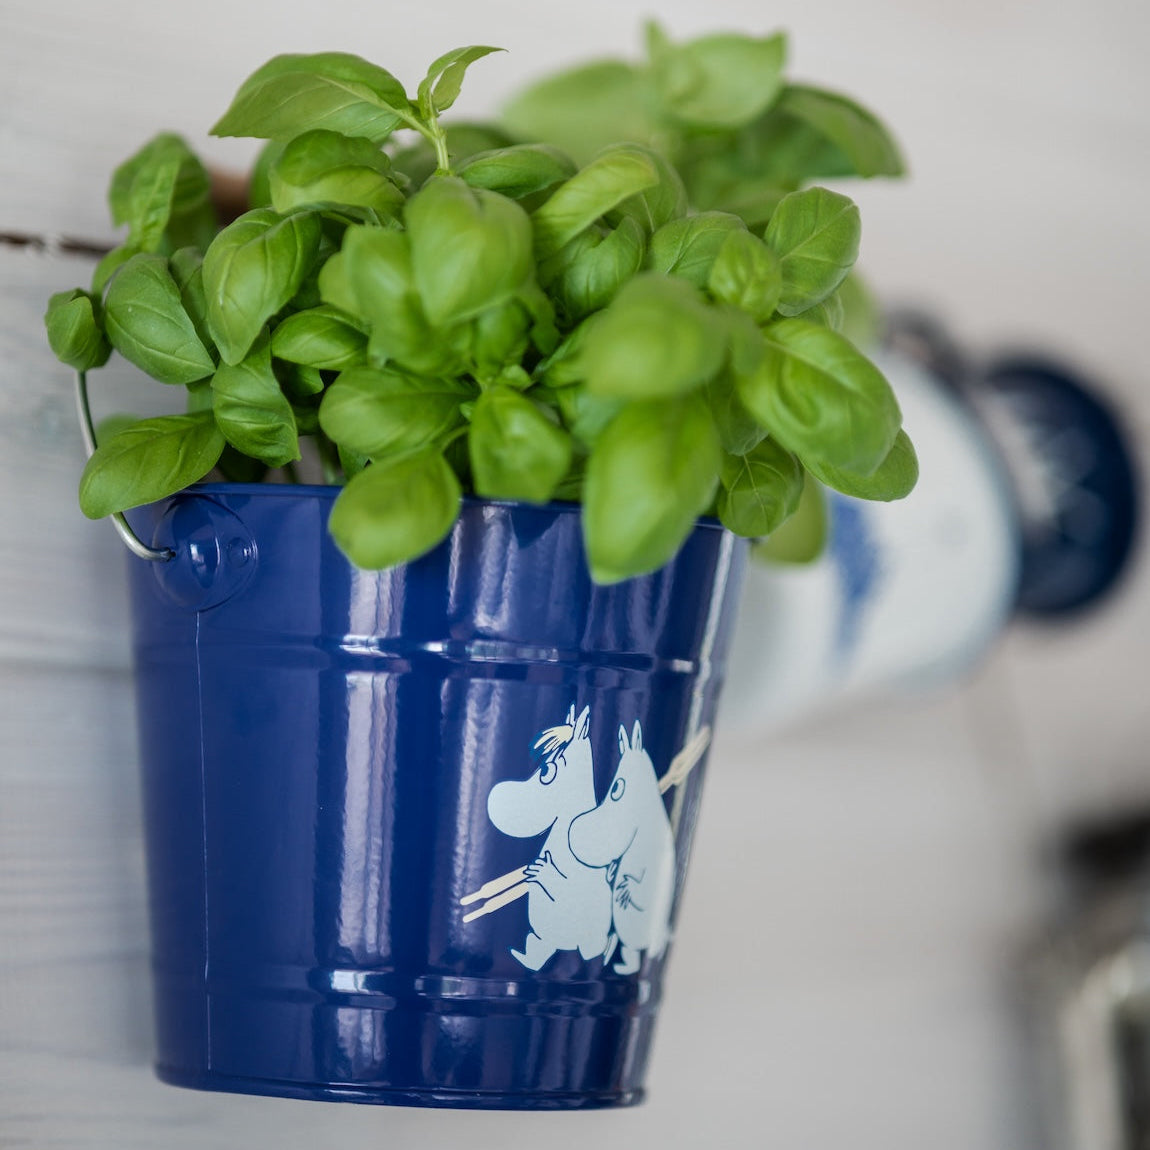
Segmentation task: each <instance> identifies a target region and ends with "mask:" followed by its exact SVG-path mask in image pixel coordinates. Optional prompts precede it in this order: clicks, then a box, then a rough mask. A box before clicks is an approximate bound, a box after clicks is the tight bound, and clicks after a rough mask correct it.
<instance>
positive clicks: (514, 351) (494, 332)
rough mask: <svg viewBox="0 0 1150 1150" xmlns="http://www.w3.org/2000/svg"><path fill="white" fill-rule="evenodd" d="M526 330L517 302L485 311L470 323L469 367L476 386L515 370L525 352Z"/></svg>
mask: <svg viewBox="0 0 1150 1150" xmlns="http://www.w3.org/2000/svg"><path fill="white" fill-rule="evenodd" d="M530 326H531V317H530V315H528V313H527V309H526V308H525V307H524V306H523V305H522V304H521V303H520V302H519V301H518V300H508V301H507V302H506V303H502V304H499V305H498V306H497V307H493V308H488V309H487V311H484V312H480V313H479V315H477V316H476V317H475V319H474V320H472V328H473V339H472V344H471V364H472V368H473V374H474V375H475V377H476V378H477V379H478V380H480V382H487V381H488V380H490V379H494V378H495V377H496V376H498V375H500V374H501V373H502V372H503V371H504V370H505V369H506V368H509V367H512V366H518V364H519V362H520V360H522V358H523V354H524V352H526V350H527V343H528V331H529V328H530ZM520 370H522V369H520ZM528 383H530V380H528Z"/></svg>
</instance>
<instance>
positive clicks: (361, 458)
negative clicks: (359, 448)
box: [336, 445, 371, 479]
mask: <svg viewBox="0 0 1150 1150" xmlns="http://www.w3.org/2000/svg"><path fill="white" fill-rule="evenodd" d="M336 453H337V455H338V456H339V465H340V468H341V469H342V470H343V474H344V478H345V479H354V478H355V477H356V476H357V475H358V474H359V473H360V472H361V471H362V470H363V469H364V468H365V467H366V466H367V465H368V464H369V463H370V462H371V460H370V459H368V458H367V456H366V455H357V454H356V453H355V452H354V451H348V450H347V449H346V448H343V447H339V446H338V445H337V447H336Z"/></svg>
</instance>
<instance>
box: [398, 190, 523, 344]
mask: <svg viewBox="0 0 1150 1150" xmlns="http://www.w3.org/2000/svg"><path fill="white" fill-rule="evenodd" d="M404 221H405V222H406V224H407V234H408V239H409V241H410V244H411V268H412V275H413V278H414V282H415V287H416V290H417V291H418V293H419V298H420V300H421V301H422V303H423V307H424V310H425V312H426V313H427V318H428V319H429V320H430V321H431V323H432V324H433V325H434V326H436V327H439V326H443V325H445V324H449V323H452V322H455V321H458V320H464V319H469V318H470V317H472V316H475V315H478V314H479V312H481V311H484V310H486V309H487V308H490V307H495V306H496V305H497V304H500V303H502V302H503V301H504V300H507V299H510V298H511V297H512V296H513V295H515V294H516V293H517V292H518V291H519V289H520V288H521V287H522V286H523V284H524V283H526V282H527V281H528V279H529V278H530V277H531V276H532V274H533V268H534V265H533V261H532V252H531V221H530V219H529V218H528V216H527V213H526V212H524V210H523V209H522V208H521V207H520V206H519V205H518V204H517V203H515V202H514V200H510V199H508V198H507V197H506V196H501V195H499V193H498V192H489V191H486V190H484V189H482V188H470V187H468V186H467V184H465V183H464V182H463V181H462V180H460V179H457V178H455V177H450V176H437V177H436V178H434V179H432V180H429V181H428V183H427V184H425V185H424V187H423V188H422V189H421V190H420V191H419V192H417V193H416V194H415V195H414V196H413V197H412V198H411V199H410V200H408V202H407V207H406V209H405V210H404Z"/></svg>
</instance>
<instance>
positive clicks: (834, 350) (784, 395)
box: [737, 319, 902, 475]
mask: <svg viewBox="0 0 1150 1150" xmlns="http://www.w3.org/2000/svg"><path fill="white" fill-rule="evenodd" d="M763 337H764V344H765V349H766V354H765V356H764V358H763V361H762V363H761V365H760V367H759V369H758V370H757V371H755V372H754V373H753V374H748V375H741V376H739V377H738V379H737V386H738V389H739V397H740V398H741V399H742V401H743V403H744V404H746V406H747V409H748V410H749V411H750V412H751V413H752V414H753V415H754V416H755V418H756V419H758V420H759V421H760V422H761V423H763V424H764V425H765V426H766V427H768V428H769V429H770V432H771V435H772V436H774V438H775V439H777V440H778V441H779V443H781V444H782V445H783V446H784V447H785V448H786V449H787V450H788V451H791V452H793V453H794V454H795V455H797V456H798V457H799V458H800V459H801V460H802V461H803V463H804V464H807V465H808V466H810V464H811V463H813V464H815V465H819V466H823V467H828V466H829V467H833V468H837V469H839V470H842V471H850V472H854V473H856V474H858V475H869V474H871V473H872V472H873V471H874V470H875V469H876V468H877V467H878V466H879V464H881V463H882V461H883V460H884V459H885V458H886V456H887V453H888V452H889V451H890V449H891V448H892V447H893V446H894V441H895V437H896V436H897V435H898V431H899V427H900V425H901V422H902V417H901V414H900V412H899V408H898V402H897V401H896V400H895V397H894V393H893V392H892V391H891V388H890V384H888V383H887V381H886V379H885V378H884V377H883V375H882V373H881V372H880V371H879V370H878V368H877V367H875V366H874V364H873V363H871V362H870V360H868V359H867V358H866V356H864V355H863V354H862V353H861V352H860V351H858V350H857V349H856V348H855V346H854V345H853V344H852V343H850V342H849V341H848V340H846V339H844V338H843V337H842V336H841V335H838V334H837V333H836V332H833V331H831V330H830V329H829V328H824V327H819V326H817V325H815V324H810V323H806V322H804V321H803V320H798V319H786V320H779V321H777V322H776V323H773V324H771V325H770V326H769V327H768V328H766V329H765V330H764V332H763ZM808 461H809V462H808Z"/></svg>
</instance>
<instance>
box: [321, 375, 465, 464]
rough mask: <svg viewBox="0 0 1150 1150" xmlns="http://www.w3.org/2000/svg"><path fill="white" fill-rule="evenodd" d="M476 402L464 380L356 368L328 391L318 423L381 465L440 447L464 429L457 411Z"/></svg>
mask: <svg viewBox="0 0 1150 1150" xmlns="http://www.w3.org/2000/svg"><path fill="white" fill-rule="evenodd" d="M474 397H475V388H474V387H472V386H470V385H468V384H466V383H464V382H462V381H460V380H455V379H427V378H424V377H422V376H409V375H403V374H401V373H400V372H397V371H388V370H383V371H376V370H374V369H373V368H367V367H359V368H352V369H351V370H350V371H345V372H343V373H341V375H340V376H339V378H338V379H337V380H336V381H335V382H334V383H333V384H332V385H331V386H330V387H329V388H328V389H327V391H326V392H324V397H323V402H322V403H321V404H320V409H319V423H320V427H322V428H323V431H324V434H325V435H327V437H328V438H329V439H331V440H332V441H333V442H335V443H337V444H339V446H340V447H342V448H344V449H345V450H347V451H351V452H353V453H355V454H357V455H364V456H367V457H368V458H371V459H376V460H378V459H380V458H381V457H384V456H388V455H396V454H400V453H402V452H405V451H411V450H414V449H416V448H422V447H425V446H428V445H431V444H435V443H438V442H440V441H441V440H443V439H444V438H446V437H447V436H448V435H449V434H450V433H451V432H452V431H454V430H455V429H456V428H457V427H460V426H462V424H463V416H462V414H461V413H460V410H459V406H460V404H461V403H463V402H465V401H466V400H469V399H473V398H474Z"/></svg>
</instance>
